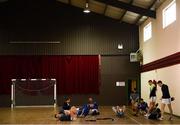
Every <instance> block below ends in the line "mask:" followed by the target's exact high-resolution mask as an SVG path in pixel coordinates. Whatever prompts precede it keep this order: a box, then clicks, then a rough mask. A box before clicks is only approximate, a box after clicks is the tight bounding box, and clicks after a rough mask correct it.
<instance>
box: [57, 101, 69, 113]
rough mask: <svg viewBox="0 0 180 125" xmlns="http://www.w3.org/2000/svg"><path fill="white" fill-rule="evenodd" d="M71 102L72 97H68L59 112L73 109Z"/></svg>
mask: <svg viewBox="0 0 180 125" xmlns="http://www.w3.org/2000/svg"><path fill="white" fill-rule="evenodd" d="M70 102H71V99H70V98H66V99H65V101H64V103H63V105H62V108H61V109H60V111H59V113H61V112H64V110H70V109H71V105H70Z"/></svg>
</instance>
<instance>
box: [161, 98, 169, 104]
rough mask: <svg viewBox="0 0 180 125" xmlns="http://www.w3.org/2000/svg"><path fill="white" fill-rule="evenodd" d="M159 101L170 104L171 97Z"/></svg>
mask: <svg viewBox="0 0 180 125" xmlns="http://www.w3.org/2000/svg"><path fill="white" fill-rule="evenodd" d="M161 102H162V104H171V98H167V99H162V100H161Z"/></svg>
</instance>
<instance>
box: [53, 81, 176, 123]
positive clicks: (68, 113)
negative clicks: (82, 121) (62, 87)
mask: <svg viewBox="0 0 180 125" xmlns="http://www.w3.org/2000/svg"><path fill="white" fill-rule="evenodd" d="M148 84H149V86H150V94H149V99H150V101H149V106H148V104H147V103H146V102H145V101H144V100H143V99H142V98H141V99H140V98H139V94H138V93H137V91H136V90H134V91H133V92H132V93H131V95H130V99H131V105H132V107H131V108H132V111H133V115H135V116H138V114H141V115H144V116H145V117H147V118H149V119H156V120H157V119H158V120H163V119H164V109H165V106H166V105H167V106H168V108H169V111H170V117H169V120H172V115H173V110H172V107H171V101H173V100H174V98H173V97H171V96H170V93H169V89H168V86H167V85H165V84H163V83H162V81H158V82H156V81H155V80H149V81H148ZM157 85H158V86H159V87H161V91H162V98H161V109H159V108H158V103H156V99H157V97H156V91H157ZM70 102H71V100H70V98H66V99H65V102H64V103H63V106H62V108H61V109H60V111H59V113H58V114H55V118H57V119H58V120H60V121H73V120H76V119H77V117H86V116H87V115H99V114H100V112H99V109H98V104H97V102H95V101H94V100H93V99H92V97H90V98H88V102H87V104H84V105H83V106H82V107H80V108H77V107H75V106H71V105H70ZM112 110H113V111H114V112H115V113H116V115H117V116H118V117H123V116H124V115H125V112H126V106H125V105H123V106H114V107H112Z"/></svg>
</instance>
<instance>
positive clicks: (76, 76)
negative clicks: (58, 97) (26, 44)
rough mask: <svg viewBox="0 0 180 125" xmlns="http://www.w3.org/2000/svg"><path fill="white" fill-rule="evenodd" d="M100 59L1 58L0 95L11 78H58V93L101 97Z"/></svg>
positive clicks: (73, 57)
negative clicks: (98, 95)
mask: <svg viewBox="0 0 180 125" xmlns="http://www.w3.org/2000/svg"><path fill="white" fill-rule="evenodd" d="M99 77H100V75H99V56H96V55H95V56H75V55H73V56H0V94H10V91H11V89H10V86H11V79H22V78H26V79H28V78H55V79H56V80H57V93H58V94H98V93H99V87H100V78H99Z"/></svg>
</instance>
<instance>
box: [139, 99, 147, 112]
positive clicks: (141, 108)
mask: <svg viewBox="0 0 180 125" xmlns="http://www.w3.org/2000/svg"><path fill="white" fill-rule="evenodd" d="M137 108H138V112H140V114H142V115H144V114H146V113H147V111H148V104H147V103H146V102H145V101H144V100H143V99H142V98H141V99H140V100H139V104H138V107H137Z"/></svg>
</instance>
